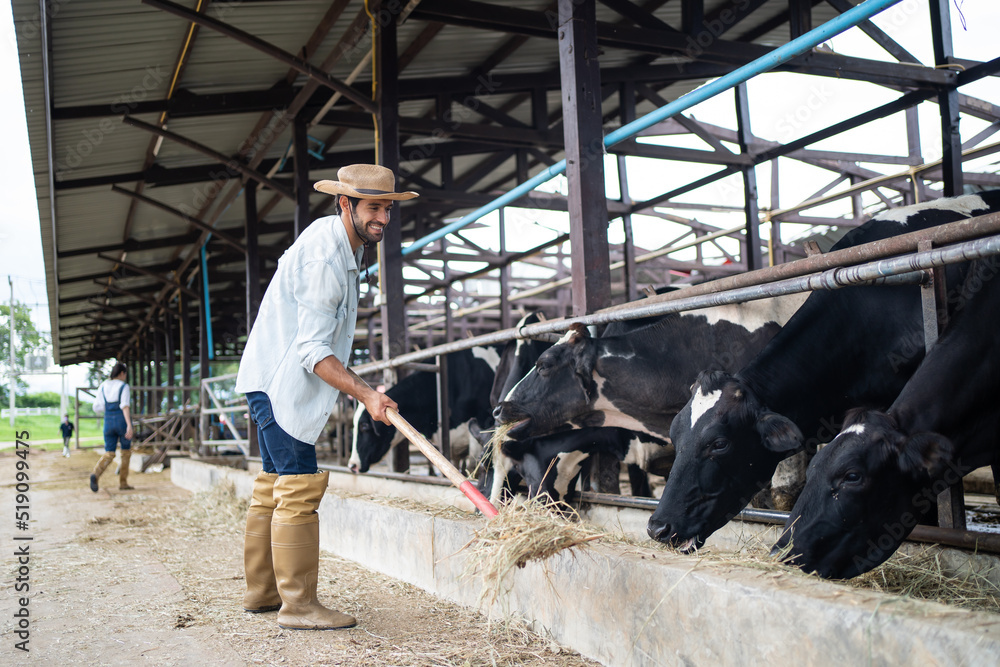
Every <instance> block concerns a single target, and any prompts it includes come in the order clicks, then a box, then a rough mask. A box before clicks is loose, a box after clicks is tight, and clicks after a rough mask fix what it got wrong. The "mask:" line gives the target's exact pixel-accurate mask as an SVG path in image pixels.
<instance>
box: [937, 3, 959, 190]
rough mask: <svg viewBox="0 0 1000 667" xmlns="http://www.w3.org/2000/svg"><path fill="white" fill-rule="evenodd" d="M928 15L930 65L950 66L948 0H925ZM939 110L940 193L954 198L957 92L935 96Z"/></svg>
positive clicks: (957, 144) (956, 166) (955, 90)
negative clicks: (941, 183) (932, 52)
mask: <svg viewBox="0 0 1000 667" xmlns="http://www.w3.org/2000/svg"><path fill="white" fill-rule="evenodd" d="M929 3H930V12H931V43H932V44H933V46H934V64H935V66H937V67H948V66H949V65H951V64H952V62H951V59H952V56H954V50H953V47H952V41H951V8H950V5H951V3H950V2H949V1H948V0H929ZM938 106H939V107H940V110H941V170H942V180H943V181H944V194H945V196H946V197H954V196H956V195H960V194H962V136H961V134H960V133H959V129H958V125H959V121H960V120H961V114H960V112H959V109H958V90H957V89H955V88H949V89H944V90H941V91H940V92H939V93H938Z"/></svg>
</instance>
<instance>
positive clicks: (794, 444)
mask: <svg viewBox="0 0 1000 667" xmlns="http://www.w3.org/2000/svg"><path fill="white" fill-rule="evenodd" d="M757 433H759V434H760V439H761V442H762V443H763V444H764V446H765V447H767V448H768V449H769V450H771V451H772V452H778V453H781V452H791V451H794V450H796V449H799V448H800V447H802V431H800V430H799V427H798V426H796V425H795V424H794V423H793V422H792V420H791V419H789V418H788V417H785V416H783V415H779V414H778V413H777V412H771V411H770V410H768V411H766V412H764V413H763V414H761V416H760V417H758V418H757Z"/></svg>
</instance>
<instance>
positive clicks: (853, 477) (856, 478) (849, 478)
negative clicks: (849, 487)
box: [844, 470, 864, 484]
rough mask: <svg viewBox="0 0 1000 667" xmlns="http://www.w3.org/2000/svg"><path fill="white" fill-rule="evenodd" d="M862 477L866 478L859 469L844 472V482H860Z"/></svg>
mask: <svg viewBox="0 0 1000 667" xmlns="http://www.w3.org/2000/svg"><path fill="white" fill-rule="evenodd" d="M862 479H864V478H863V476H862V475H861V473H860V472H858V471H857V470H851V471H850V472H848V473H845V474H844V484H860V483H861V480H862Z"/></svg>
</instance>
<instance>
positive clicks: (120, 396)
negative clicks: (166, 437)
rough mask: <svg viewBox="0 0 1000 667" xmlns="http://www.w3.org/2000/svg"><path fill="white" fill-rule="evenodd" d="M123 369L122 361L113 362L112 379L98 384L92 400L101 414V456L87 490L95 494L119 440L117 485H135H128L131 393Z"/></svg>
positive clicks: (120, 486) (129, 487)
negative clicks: (119, 461)
mask: <svg viewBox="0 0 1000 667" xmlns="http://www.w3.org/2000/svg"><path fill="white" fill-rule="evenodd" d="M126 371H127V369H126V367H125V364H123V363H121V362H118V363H117V364H115V367H114V368H113V369H111V378H110V379H108V380H105V381H104V382H102V383H101V386H100V387H98V388H97V392H96V393H97V396H96V398H95V399H94V412H96V413H97V414H102V413H103V414H104V456H102V457H101V458H100V460H99V461H98V462H97V465H96V466H94V472H92V473H91V474H90V490H91V491H93V492H94V493H97V480H98V479H100V477H101V474H102V473H103V472H104V469H105V468H107V467H108V464H110V463H111V461H113V460H114V458H115V450H116V449H117V448H118V443H119V442H120V443H121V446H122V463H121V470H120V471H119V473H118V488H119V490H121V491H130V490H132V489H133V488H134V487H131V486H129V485H128V463H129V459H130V458H131V457H132V449H131V448H132V418H131V413H130V410H129V403H130V401H131V392H130V391H129V387H128V383H126V382H125V376H126Z"/></svg>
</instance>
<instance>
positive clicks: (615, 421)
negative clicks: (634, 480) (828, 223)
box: [495, 297, 802, 455]
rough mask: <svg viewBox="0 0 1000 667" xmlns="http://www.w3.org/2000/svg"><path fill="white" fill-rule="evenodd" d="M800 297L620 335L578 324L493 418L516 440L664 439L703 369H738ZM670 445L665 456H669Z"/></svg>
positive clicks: (661, 322)
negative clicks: (586, 434) (597, 434)
mask: <svg viewBox="0 0 1000 667" xmlns="http://www.w3.org/2000/svg"><path fill="white" fill-rule="evenodd" d="M801 302H802V298H801V297H792V298H788V297H782V298H780V299H769V300H762V301H758V302H751V303H745V304H740V305H735V306H720V307H716V308H709V309H703V310H698V311H691V312H689V313H683V314H675V315H668V316H666V317H663V318H658V319H657V320H656V321H654V322H653V323H646V325H645V326H640V327H639V328H636V329H633V330H631V331H628V332H627V333H623V334H621V335H617V336H609V337H605V338H596V339H595V338H591V337H590V335H589V334H588V333H587V330H586V329H584V328H583V327H581V326H579V325H574V326H573V328H571V329H570V331H569V332H568V333H567V334H566V335H565V336H564V337H563V338H562V339H561V340H560V342H559V343H557V344H556V345H555V346H553V347H552V348H550V349H549V350H548V351H546V352H545V353H544V354H543V355H542V356H541V357H540V358H539V359H538V361H537V362H536V364H535V367H534V368H533V369H532V370H531V372H530V373H528V375H526V376H525V377H524V379H523V380H522V381H521V382H519V383H518V384H517V385H516V386H515V387H514V389H513V390H512V391H511V392H510V394H509V395H508V396H507V397H506V400H505V401H504V402H503V403H501V404H500V408H499V410H498V412H496V413H495V414H496V415H497V416H498V417H499V419H500V421H501V422H507V423H513V424H514V426H513V428H512V429H511V430H510V431H508V436H509V437H511V438H514V439H515V440H524V439H527V438H533V437H538V436H542V435H546V434H551V433H558V432H563V431H566V430H568V429H583V428H593V427H601V426H604V427H609V426H610V427H619V428H625V429H629V430H632V431H635V432H638V433H644V434H647V435H649V436H652V437H654V438H658V439H659V440H661V441H666V439H667V436H668V434H669V431H670V422H671V420H672V419H673V416H674V414H676V412H677V411H678V410H680V409H681V407H683V405H684V402H685V401H686V400H687V396H688V387H689V386H690V384H691V382H692V381H693V380H694V378H695V376H696V374H697V373H698V371H699V370H700V369H701V368H702V367H704V366H707V365H717V366H718V367H721V368H738V367H739V365H741V364H742V363H744V362H745V361H746V360H748V359H749V358H751V357H752V356H753V355H754V354H756V352H757V351H759V350H760V349H761V348H762V347H763V346H764V344H765V343H766V342H767V341H768V340H770V338H771V337H772V336H774V334H775V333H777V331H778V330H779V329H780V327H781V324H782V323H783V322H785V321H786V320H787V319H788V318H789V317H790V316H791V314H792V313H793V312H795V309H796V308H797V307H798V304H800V303H801ZM668 450H669V448H663V453H664V454H667V455H670V454H672V452H670V451H668Z"/></svg>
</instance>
